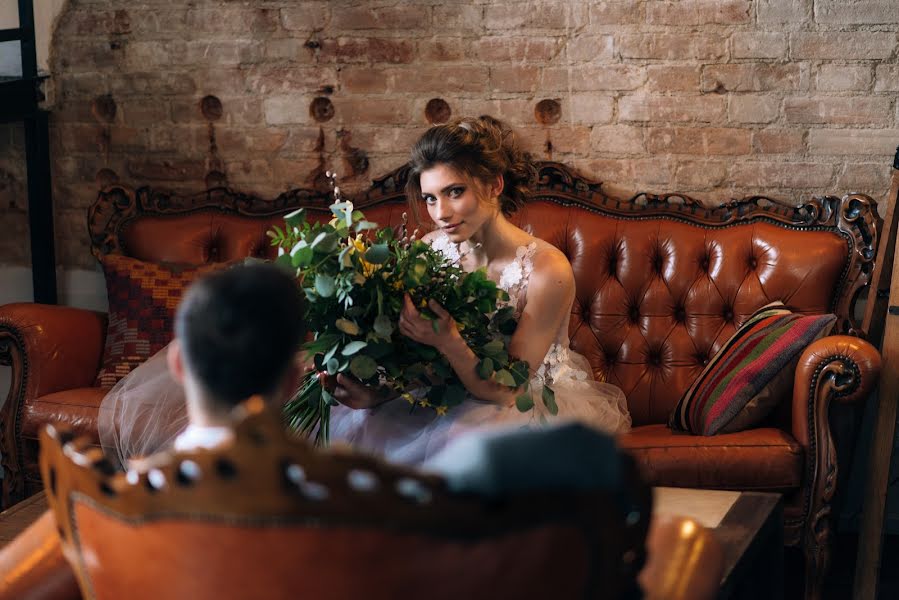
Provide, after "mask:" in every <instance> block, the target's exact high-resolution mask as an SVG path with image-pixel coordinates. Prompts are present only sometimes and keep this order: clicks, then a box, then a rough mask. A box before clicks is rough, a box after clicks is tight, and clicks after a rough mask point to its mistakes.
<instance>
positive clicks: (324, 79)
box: [244, 63, 337, 97]
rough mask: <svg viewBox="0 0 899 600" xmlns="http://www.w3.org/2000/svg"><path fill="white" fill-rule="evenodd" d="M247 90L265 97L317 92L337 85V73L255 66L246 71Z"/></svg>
mask: <svg viewBox="0 0 899 600" xmlns="http://www.w3.org/2000/svg"><path fill="white" fill-rule="evenodd" d="M244 72H245V73H246V85H247V89H248V90H249V91H251V92H253V93H254V94H258V95H260V96H262V97H265V96H266V95H267V94H271V93H278V92H308V93H312V92H316V91H317V90H319V89H321V88H322V87H324V86H328V85H331V86H336V85H337V71H336V69H333V68H331V67H321V66H318V67H296V66H293V65H282V64H277V63H276V64H273V65H269V64H260V65H253V66H251V67H250V68H248V69H246V70H245V71H244Z"/></svg>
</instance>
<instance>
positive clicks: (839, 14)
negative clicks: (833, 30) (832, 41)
mask: <svg viewBox="0 0 899 600" xmlns="http://www.w3.org/2000/svg"><path fill="white" fill-rule="evenodd" d="M815 21H816V22H818V23H827V24H829V25H840V26H844V27H845V26H846V25H884V24H887V23H899V6H896V3H895V2H893V1H892V0H852V1H851V2H849V1H847V0H816V1H815Z"/></svg>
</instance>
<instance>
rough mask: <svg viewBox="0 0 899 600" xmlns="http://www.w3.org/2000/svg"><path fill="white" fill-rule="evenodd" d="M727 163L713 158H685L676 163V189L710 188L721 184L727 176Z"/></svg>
mask: <svg viewBox="0 0 899 600" xmlns="http://www.w3.org/2000/svg"><path fill="white" fill-rule="evenodd" d="M727 164H728V163H724V162H721V161H715V160H685V161H681V162H679V163H678V165H677V167H676V169H677V170H676V172H675V175H674V182H675V185H677V188H678V189H683V188H685V187H691V188H697V189H702V188H711V187H715V186H719V185H722V184H723V183H724V181H725V178H726V177H727Z"/></svg>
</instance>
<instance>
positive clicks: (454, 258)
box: [431, 235, 462, 263]
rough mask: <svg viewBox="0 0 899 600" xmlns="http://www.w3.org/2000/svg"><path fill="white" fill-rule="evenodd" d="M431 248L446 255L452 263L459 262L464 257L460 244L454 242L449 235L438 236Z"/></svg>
mask: <svg viewBox="0 0 899 600" xmlns="http://www.w3.org/2000/svg"><path fill="white" fill-rule="evenodd" d="M431 248H433V249H434V250H436V251H437V252H439V253H441V254H442V255H444V256H445V257H446V258H447V259H448V260H449V261H450V262H452V263H458V262H459V261H460V260H461V259H462V255H461V254H460V253H459V246H458V245H457V244H454V243H453V242H452V240H450V239H449V236H448V235H441V236H438V237H437V239H435V240H434V241H433V242H431Z"/></svg>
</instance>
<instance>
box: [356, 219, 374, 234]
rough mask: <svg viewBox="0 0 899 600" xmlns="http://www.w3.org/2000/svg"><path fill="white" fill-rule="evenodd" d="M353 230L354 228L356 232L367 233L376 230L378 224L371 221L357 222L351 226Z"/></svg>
mask: <svg viewBox="0 0 899 600" xmlns="http://www.w3.org/2000/svg"><path fill="white" fill-rule="evenodd" d="M353 228H354V229H355V230H356V231H357V232H358V231H368V230H369V229H377V228H378V224H377V223H372V222H371V221H359V222H358V223H356V224H355V225H353Z"/></svg>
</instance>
